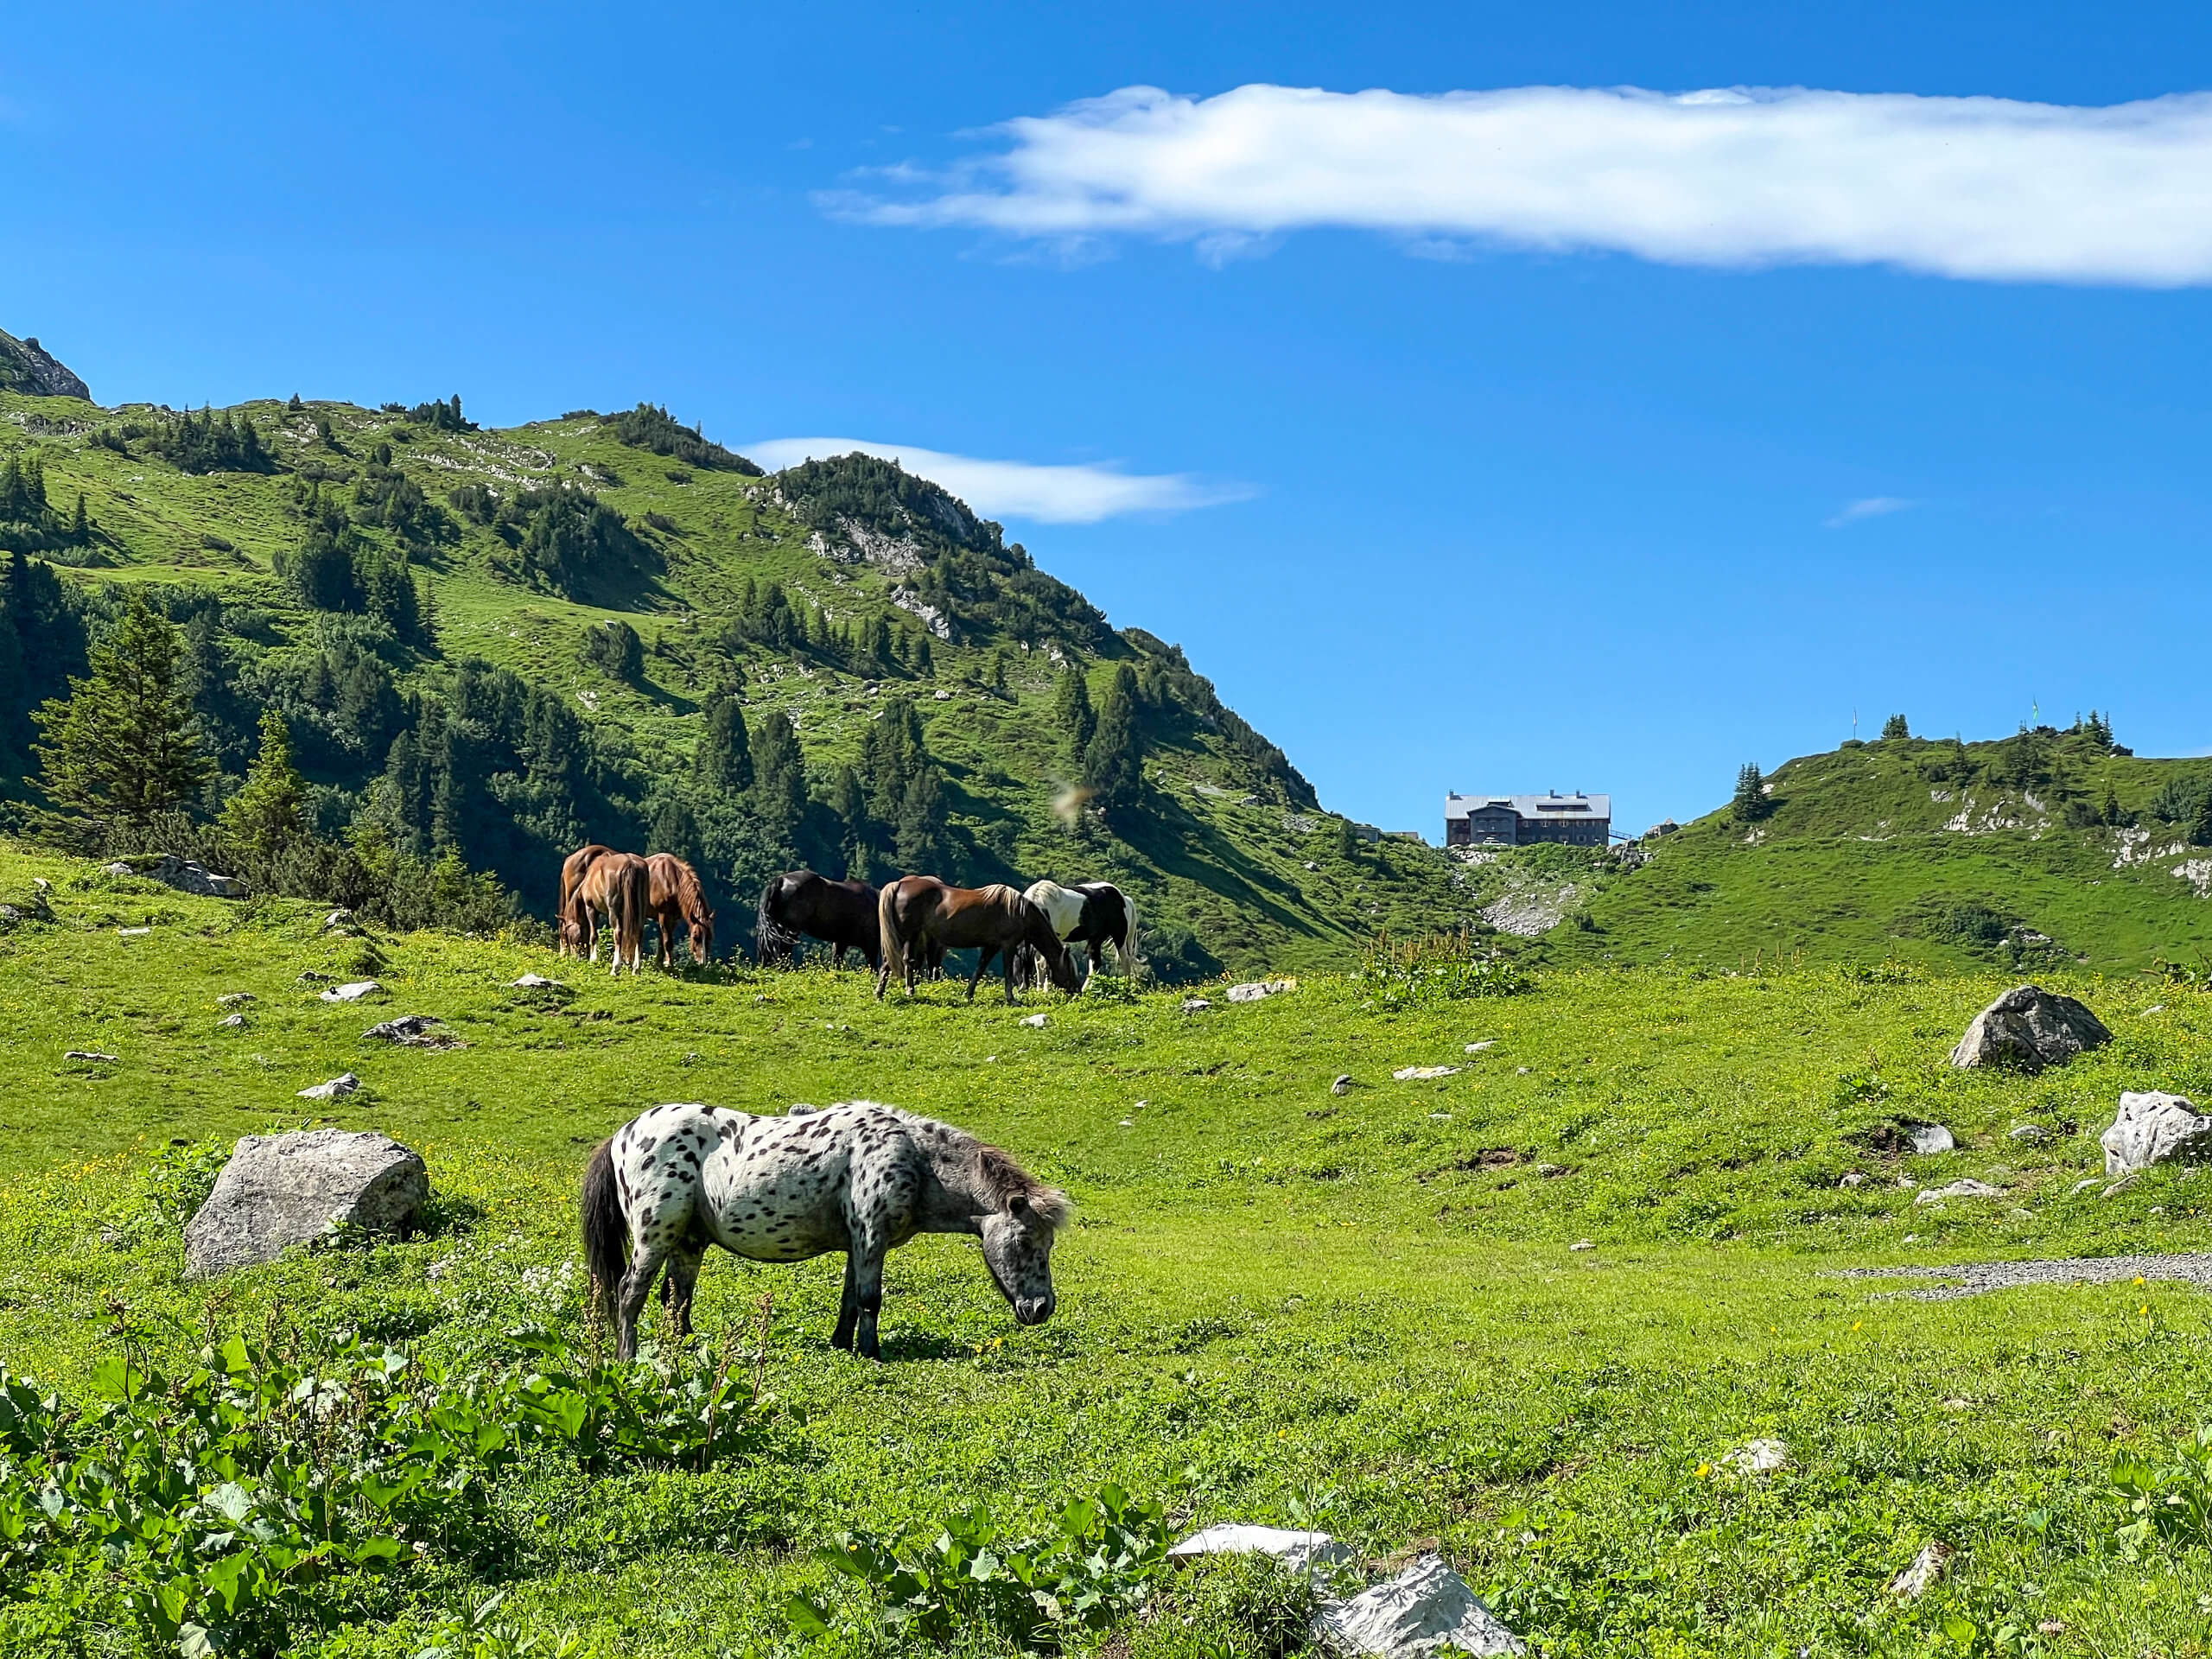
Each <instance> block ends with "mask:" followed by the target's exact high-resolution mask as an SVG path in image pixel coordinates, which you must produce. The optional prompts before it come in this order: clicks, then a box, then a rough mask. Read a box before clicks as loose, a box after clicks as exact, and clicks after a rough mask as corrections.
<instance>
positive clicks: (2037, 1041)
mask: <svg viewBox="0 0 2212 1659" xmlns="http://www.w3.org/2000/svg"><path fill="white" fill-rule="evenodd" d="M2111 1040H2112V1033H2111V1032H2109V1031H2107V1030H2106V1029H2105V1024H2104V1021H2103V1020H2100V1019H2098V1018H2097V1016H2096V1015H2095V1014H2092V1013H2090V1012H2089V1010H2088V1007H2085V1006H2084V1005H2083V1004H2082V1003H2080V1002H2077V1001H2075V1000H2074V999H2073V998H2072V997H2070V996H2061V995H2058V994H2057V993H2056V992H2055V991H2046V990H2045V989H2044V988H2043V987H2042V986H2040V985H2017V986H2015V987H2013V988H2012V989H2011V990H2009V991H2007V992H2005V995H2002V996H2000V997H1999V998H1998V999H1997V1000H1996V1001H1994V1002H1993V1003H1991V1004H1990V1005H1989V1006H1988V1007H1986V1008H1984V1009H1983V1010H1982V1011H1981V1012H1980V1014H1976V1015H1974V1023H1973V1024H1971V1025H1969V1026H1968V1027H1967V1031H1966V1035H1965V1036H1963V1037H1961V1038H1960V1039H1959V1045H1958V1046H1957V1047H1956V1048H1955V1049H1953V1050H1952V1051H1951V1064H1952V1065H1958V1066H1968V1065H2004V1066H2012V1067H2016V1068H2018V1070H2020V1071H2042V1070H2043V1069H2044V1067H2045V1066H2047V1065H2064V1064H2065V1063H2066V1062H2067V1061H2069V1060H2070V1059H2072V1058H2074V1057H2075V1055H2076V1054H2079V1053H2081V1052H2082V1051H2083V1050H2085V1049H2091V1048H2096V1047H2099V1046H2101V1045H2103V1044H2106V1043H2108V1042H2110V1041H2111Z"/></svg>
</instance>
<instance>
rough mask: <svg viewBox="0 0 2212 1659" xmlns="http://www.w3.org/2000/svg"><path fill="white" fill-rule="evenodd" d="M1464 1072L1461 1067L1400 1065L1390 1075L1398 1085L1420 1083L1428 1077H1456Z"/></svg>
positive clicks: (1463, 1068)
mask: <svg viewBox="0 0 2212 1659" xmlns="http://www.w3.org/2000/svg"><path fill="white" fill-rule="evenodd" d="M1465 1070H1466V1068H1465V1066H1461V1065H1402V1066H1400V1067H1399V1068H1398V1069H1397V1070H1396V1071H1393V1072H1392V1073H1391V1074H1390V1075H1391V1076H1392V1077H1395V1078H1396V1079H1397V1080H1398V1081H1399V1082H1400V1083H1421V1082H1425V1081H1427V1079H1428V1078H1430V1077H1458V1076H1459V1073H1460V1072H1462V1071H1465Z"/></svg>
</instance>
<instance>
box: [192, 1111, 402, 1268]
mask: <svg viewBox="0 0 2212 1659" xmlns="http://www.w3.org/2000/svg"><path fill="white" fill-rule="evenodd" d="M429 1196H430V1178H429V1171H428V1170H426V1169H425V1168H424V1167H423V1160H422V1159H421V1158H420V1157H418V1156H416V1154H414V1153H412V1152H410V1151H409V1150H408V1149H407V1148H406V1147H403V1146H401V1145H399V1144H398V1142H397V1141H391V1140H388V1139H386V1138H385V1136H383V1135H365V1134H357V1133H355V1132H354V1131H353V1130H350V1129H307V1130H302V1131H300V1132H298V1133H296V1134H292V1135H247V1136H246V1137H245V1139H243V1140H241V1141H239V1142H238V1146H237V1147H236V1148H235V1149H234V1150H233V1151H232V1154H231V1160H230V1162H228V1163H227V1164H225V1165H224V1166H223V1173H222V1174H221V1175H219V1177H217V1178H216V1181H215V1190H214V1191H213V1192H210V1193H209V1194H208V1195H207V1203H205V1204H203V1205H200V1211H199V1213H198V1214H196V1215H194V1217H192V1220H191V1221H190V1222H189V1223H188V1224H187V1225H186V1227H185V1230H184V1255H185V1264H186V1267H187V1269H188V1271H189V1272H190V1273H191V1274H192V1275H193V1276H194V1277H195V1278H207V1277H208V1276H210V1275H212V1274H218V1273H227V1272H229V1271H230V1270H231V1269H232V1268H244V1267H251V1266H253V1265H255V1264H256V1263H257V1262H273V1261H275V1260H276V1259H277V1256H278V1255H281V1254H282V1253H283V1251H284V1250H285V1249H287V1248H289V1246H291V1245H294V1244H304V1243H307V1242H308V1240H310V1239H314V1238H319V1237H321V1236H322V1235H323V1234H324V1233H326V1232H327V1231H328V1230H330V1229H331V1228H332V1227H333V1226H334V1225H337V1224H346V1225H351V1226H355V1227H365V1228H369V1229H372V1230H376V1231H379V1232H398V1231H401V1230H404V1229H405V1227H406V1226H407V1224H409V1223H410V1222H411V1221H412V1220H413V1219H414V1218H415V1215H416V1211H419V1210H420V1209H421V1208H422V1207H423V1201H424V1200H425V1199H427V1198H429Z"/></svg>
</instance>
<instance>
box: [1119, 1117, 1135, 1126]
mask: <svg viewBox="0 0 2212 1659" xmlns="http://www.w3.org/2000/svg"><path fill="white" fill-rule="evenodd" d="M1136 1126H1137V1125H1136V1120H1135V1118H1131V1117H1125V1118H1123V1119H1122V1122H1121V1127H1122V1128H1125V1129H1134V1128H1136Z"/></svg>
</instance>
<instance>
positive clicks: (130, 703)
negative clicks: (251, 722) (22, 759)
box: [33, 593, 212, 825]
mask: <svg viewBox="0 0 2212 1659" xmlns="http://www.w3.org/2000/svg"><path fill="white" fill-rule="evenodd" d="M182 654H183V646H182V641H181V640H180V639H178V637H177V631H176V630H175V628H173V627H171V626H169V624H168V621H167V620H166V619H164V618H162V616H160V615H159V614H157V613H156V612H155V611H154V610H153V609H152V608H151V607H149V606H148V605H147V603H146V601H145V597H144V595H143V594H137V593H134V594H131V596H130V607H129V608H128V609H127V610H125V611H124V613H123V620H121V621H120V622H119V623H118V624H117V625H116V629H115V632H114V633H113V634H111V636H110V637H109V638H108V639H107V640H106V641H105V643H103V644H101V645H99V646H97V647H96V648H95V649H94V650H93V652H92V673H91V675H90V676H89V677H86V678H84V679H73V680H71V681H70V682H69V696H67V697H66V698H63V697H54V698H51V699H49V700H48V702H46V703H45V704H44V705H43V706H41V708H40V709H39V710H38V712H37V714H36V715H35V716H33V718H35V720H36V721H38V725H39V729H40V731H41V734H43V735H44V736H45V739H46V741H45V742H43V743H41V744H38V745H36V746H35V747H36V749H37V752H38V757H39V761H40V765H41V767H42V769H43V776H42V778H41V787H42V788H43V789H44V790H45V791H46V793H47V795H48V798H50V799H52V800H54V801H55V802H57V803H59V804H61V805H64V806H69V807H73V808H75V809H76V810H78V811H79V812H82V813H84V814H85V815H86V816H87V817H96V818H97V817H117V818H120V819H121V820H122V821H123V822H124V823H128V824H132V825H143V824H144V823H147V822H148V821H149V820H150V819H151V818H152V817H154V815H155V814H156V813H158V812H167V811H169V810H173V809H175V808H176V807H178V806H181V805H182V804H184V803H185V802H187V801H189V800H190V799H191V798H193V796H194V794H195V793H197V792H198V791H199V788H200V785H201V784H203V783H205V782H206V781H207V777H208V774H209V772H210V771H211V770H212V768H211V766H210V764H209V762H208V760H207V753H206V752H205V751H204V750H203V749H202V748H201V747H200V737H199V734H198V732H197V731H196V730H195V729H194V723H193V718H192V707H191V704H190V703H189V702H188V701H187V700H186V696H185V692H184V688H183V687H182V685H181V683H180V680H181V673H180V665H181V657H182Z"/></svg>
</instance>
